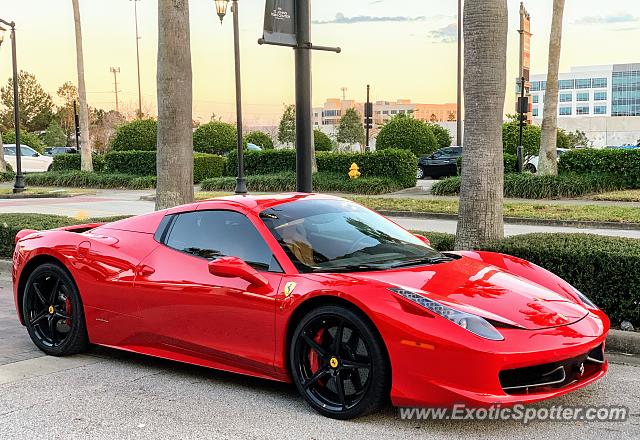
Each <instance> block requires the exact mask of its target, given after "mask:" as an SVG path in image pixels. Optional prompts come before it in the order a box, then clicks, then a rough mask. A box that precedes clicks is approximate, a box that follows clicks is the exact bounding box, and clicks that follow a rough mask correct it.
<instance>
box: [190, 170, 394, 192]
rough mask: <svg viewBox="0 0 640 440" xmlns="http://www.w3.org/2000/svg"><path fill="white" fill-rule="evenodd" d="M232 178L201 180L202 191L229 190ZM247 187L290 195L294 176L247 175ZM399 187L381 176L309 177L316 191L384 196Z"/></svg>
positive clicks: (290, 174)
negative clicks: (352, 177)
mask: <svg viewBox="0 0 640 440" xmlns="http://www.w3.org/2000/svg"><path fill="white" fill-rule="evenodd" d="M235 185H236V179H235V177H221V178H216V179H207V180H204V181H202V185H201V189H202V191H233V190H234V188H235ZM247 187H248V188H249V190H250V191H253V192H273V193H278V192H291V191H295V190H296V175H295V173H292V172H288V173H277V174H262V175H254V176H247ZM400 189H402V187H401V186H400V185H399V184H398V182H396V181H395V180H393V179H389V178H384V177H361V178H359V179H354V180H351V179H349V178H348V177H347V176H346V175H344V174H342V175H341V174H335V173H316V174H314V175H313V190H314V191H316V192H343V193H352V194H369V195H376V194H385V193H389V192H393V191H398V190H400Z"/></svg>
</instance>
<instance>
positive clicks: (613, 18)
mask: <svg viewBox="0 0 640 440" xmlns="http://www.w3.org/2000/svg"><path fill="white" fill-rule="evenodd" d="M638 21H640V18H639V17H635V16H633V15H631V14H626V13H620V14H613V15H592V16H587V17H582V18H579V19H578V20H576V21H575V23H576V24H618V23H635V22H638Z"/></svg>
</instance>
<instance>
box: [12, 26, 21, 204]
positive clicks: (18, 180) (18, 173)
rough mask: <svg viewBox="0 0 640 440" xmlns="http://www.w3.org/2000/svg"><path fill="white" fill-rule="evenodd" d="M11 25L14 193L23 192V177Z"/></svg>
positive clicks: (14, 35)
mask: <svg viewBox="0 0 640 440" xmlns="http://www.w3.org/2000/svg"><path fill="white" fill-rule="evenodd" d="M10 25H11V55H12V58H13V121H14V124H15V129H16V181H15V183H14V185H13V192H14V193H21V192H23V191H24V176H23V175H22V151H21V148H20V101H19V94H18V58H17V55H16V25H15V23H14V22H11V23H10Z"/></svg>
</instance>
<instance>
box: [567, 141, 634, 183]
mask: <svg viewBox="0 0 640 440" xmlns="http://www.w3.org/2000/svg"><path fill="white" fill-rule="evenodd" d="M559 170H560V171H561V172H572V173H606V174H615V175H617V176H619V177H623V178H624V179H625V182H626V185H627V187H628V188H640V149H633V150H624V149H619V150H618V149H603V150H595V149H586V150H571V151H567V152H566V153H564V154H563V155H562V156H560V164H559Z"/></svg>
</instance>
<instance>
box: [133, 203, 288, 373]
mask: <svg viewBox="0 0 640 440" xmlns="http://www.w3.org/2000/svg"><path fill="white" fill-rule="evenodd" d="M159 239H160V241H161V244H162V245H161V246H158V248H157V249H156V250H154V252H152V253H151V254H150V255H149V256H148V257H146V258H145V260H144V261H143V262H142V266H141V268H140V270H139V274H140V275H139V276H138V277H137V278H136V282H135V285H136V288H137V291H138V299H139V304H140V316H141V317H142V319H143V325H144V326H145V328H146V329H147V333H148V335H149V343H150V344H151V345H156V346H158V348H161V349H165V350H169V351H173V352H181V353H185V354H189V355H192V356H196V357H200V358H204V359H209V360H211V361H213V362H217V363H220V364H223V366H230V367H232V369H236V370H237V369H240V370H250V371H252V372H256V373H263V374H270V373H273V357H274V351H275V307H276V303H275V300H276V295H277V293H278V289H279V286H280V282H281V279H282V275H283V274H282V269H281V268H280V265H279V264H278V262H277V261H276V259H275V257H274V256H273V252H272V251H271V249H270V248H269V246H268V245H267V243H266V242H265V241H264V239H263V238H262V236H261V235H260V233H259V232H258V230H257V229H256V227H255V226H254V225H253V223H252V222H251V220H249V218H248V217H246V216H245V215H244V214H242V213H240V212H236V211H226V210H214V211H193V212H186V213H180V214H176V215H175V216H174V218H172V219H171V222H170V224H169V226H168V230H167V232H166V233H165V234H164V236H162V237H159ZM223 256H234V257H238V258H241V259H242V260H244V261H245V262H247V263H248V264H249V265H251V266H252V267H254V268H255V269H256V270H258V271H259V272H260V273H261V275H263V276H264V277H265V278H266V279H267V280H268V282H269V285H267V286H263V287H254V286H252V285H251V284H250V283H249V282H247V281H245V280H243V279H240V278H223V277H219V276H214V275H212V274H211V273H209V269H208V264H209V262H210V261H211V260H214V259H216V258H219V257H223Z"/></svg>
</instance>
